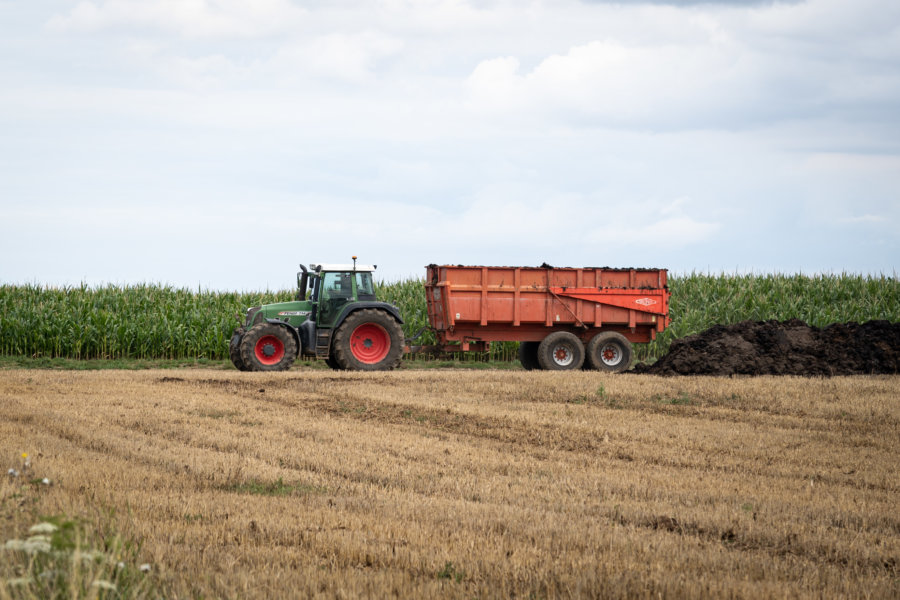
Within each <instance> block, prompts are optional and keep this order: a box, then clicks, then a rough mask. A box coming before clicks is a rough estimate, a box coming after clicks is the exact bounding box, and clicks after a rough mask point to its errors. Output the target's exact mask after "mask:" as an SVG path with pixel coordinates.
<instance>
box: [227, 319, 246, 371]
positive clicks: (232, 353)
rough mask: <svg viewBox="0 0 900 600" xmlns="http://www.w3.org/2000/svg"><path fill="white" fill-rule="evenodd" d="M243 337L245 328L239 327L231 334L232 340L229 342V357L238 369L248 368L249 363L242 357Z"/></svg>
mask: <svg viewBox="0 0 900 600" xmlns="http://www.w3.org/2000/svg"><path fill="white" fill-rule="evenodd" d="M243 337H244V328H243V327H238V328H237V329H235V330H234V333H233V334H232V335H231V342H230V343H229V344H228V357H229V358H231V363H232V364H233V365H234V366H235V368H237V370H238V371H247V370H248V369H247V365H245V364H244V359H243V358H241V338H243Z"/></svg>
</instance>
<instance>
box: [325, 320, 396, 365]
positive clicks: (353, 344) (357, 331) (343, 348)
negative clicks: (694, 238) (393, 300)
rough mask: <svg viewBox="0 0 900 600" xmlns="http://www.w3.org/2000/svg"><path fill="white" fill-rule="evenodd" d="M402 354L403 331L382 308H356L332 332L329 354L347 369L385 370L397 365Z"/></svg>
mask: <svg viewBox="0 0 900 600" xmlns="http://www.w3.org/2000/svg"><path fill="white" fill-rule="evenodd" d="M402 354H403V330H402V329H401V328H400V324H399V323H398V322H397V320H396V319H394V317H392V316H391V315H389V314H388V313H386V312H384V311H383V310H377V309H374V308H368V309H363V310H358V311H356V312H354V313H352V314H351V315H350V316H349V317H347V318H346V319H344V322H343V323H341V325H340V327H338V329H337V331H336V332H335V333H334V343H333V346H332V354H331V355H332V357H333V358H334V361H335V362H336V363H337V364H338V366H339V367H340V368H342V369H347V370H348V371H387V370H389V369H393V368H395V367H397V366H398V365H399V364H400V358H401V356H402Z"/></svg>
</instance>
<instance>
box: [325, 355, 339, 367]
mask: <svg viewBox="0 0 900 600" xmlns="http://www.w3.org/2000/svg"><path fill="white" fill-rule="evenodd" d="M325 364H326V365H328V366H329V367H331V368H332V369H334V370H335V371H342V370H343V369H341V365H339V364H337V361H336V360H334V357H332V356H329V357H328V358H326V359H325Z"/></svg>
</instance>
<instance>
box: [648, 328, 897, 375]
mask: <svg viewBox="0 0 900 600" xmlns="http://www.w3.org/2000/svg"><path fill="white" fill-rule="evenodd" d="M634 372H636V373H648V374H652V375H807V376H821V375H824V376H831V375H863V374H866V375H868V374H875V373H887V374H893V373H900V323H892V322H890V321H869V322H867V323H862V324H859V323H834V324H832V325H828V326H827V327H824V328H822V329H820V328H818V327H811V326H809V325H807V324H806V323H804V322H803V321H800V320H799V319H792V320H790V321H774V320H772V321H743V322H741V323H737V324H735V325H728V326H725V325H715V326H713V327H711V328H709V329H707V330H706V331H704V332H702V333H698V334H696V335H691V336H687V337H685V338H682V339H679V340H675V341H674V342H672V346H671V348H670V350H669V353H668V354H666V355H665V356H663V357H662V358H660V359H659V360H658V361H657V362H656V363H654V364H653V365H649V366H648V365H645V364H640V365H638V366H637V367H636V368H635V369H634Z"/></svg>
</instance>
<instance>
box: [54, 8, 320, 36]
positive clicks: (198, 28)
mask: <svg viewBox="0 0 900 600" xmlns="http://www.w3.org/2000/svg"><path fill="white" fill-rule="evenodd" d="M306 14H307V11H306V10H304V9H302V8H299V7H297V6H295V5H294V4H293V3H292V2H290V1H289V0H253V2H245V1H243V0H154V1H149V2H148V1H145V0H105V1H100V2H79V3H78V4H77V5H76V6H75V7H74V8H73V9H72V10H70V11H69V12H68V13H67V14H63V15H60V14H57V15H54V16H53V17H51V19H50V20H49V22H48V27H49V28H50V29H51V30H52V31H57V32H79V33H96V32H99V31H106V30H121V29H122V28H125V29H149V30H159V31H165V32H169V33H176V34H178V35H182V36H185V37H225V36H234V37H259V36H264V35H270V34H272V33H275V32H284V31H288V30H289V29H290V28H291V26H292V25H295V24H297V23H298V22H302V20H303V18H304V17H305V15H306Z"/></svg>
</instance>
